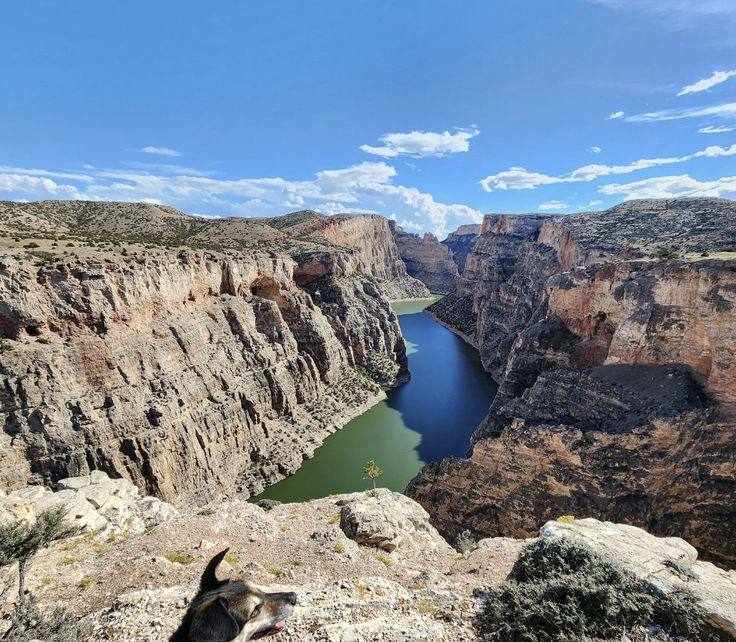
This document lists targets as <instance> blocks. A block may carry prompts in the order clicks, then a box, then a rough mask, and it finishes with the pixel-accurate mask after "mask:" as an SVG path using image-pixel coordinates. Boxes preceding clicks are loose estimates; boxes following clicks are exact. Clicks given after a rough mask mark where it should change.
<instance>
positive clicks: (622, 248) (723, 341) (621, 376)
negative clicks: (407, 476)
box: [408, 199, 736, 567]
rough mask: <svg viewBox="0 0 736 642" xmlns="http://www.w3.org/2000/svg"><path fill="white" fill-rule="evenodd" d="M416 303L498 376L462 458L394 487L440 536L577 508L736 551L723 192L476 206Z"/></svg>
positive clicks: (729, 227)
mask: <svg viewBox="0 0 736 642" xmlns="http://www.w3.org/2000/svg"><path fill="white" fill-rule="evenodd" d="M430 310H431V311H432V312H433V313H434V314H435V315H436V317H437V318H438V319H439V320H440V321H442V322H443V323H445V324H446V325H447V326H448V327H450V328H451V329H453V330H454V331H456V332H457V333H458V334H460V335H461V336H463V337H464V338H465V339H466V340H467V341H468V342H470V343H472V344H473V345H474V346H475V347H476V348H477V349H478V351H479V353H480V356H481V358H482V360H483V365H484V367H485V368H486V370H487V371H488V372H489V373H490V375H491V376H492V377H493V378H494V379H495V380H496V382H497V383H498V393H497V395H496V397H495V399H494V401H493V403H492V405H491V407H490V409H489V412H488V416H487V418H486V419H485V420H484V421H483V423H482V424H481V425H480V426H479V428H478V430H477V431H476V434H475V436H474V440H473V446H472V453H471V454H470V456H469V458H467V459H448V460H444V461H441V462H436V463H433V464H430V465H428V466H426V467H425V469H424V470H423V471H422V472H421V473H420V475H419V476H418V477H417V478H416V479H415V480H414V481H413V482H412V484H411V485H410V487H409V489H408V492H409V494H410V495H411V496H412V497H414V498H415V499H417V501H419V502H420V503H421V504H422V505H423V506H424V507H425V508H426V509H427V510H428V511H429V513H430V515H431V516H432V521H433V523H434V524H435V525H436V526H437V527H438V528H439V529H440V531H441V532H442V533H443V534H445V535H447V536H449V537H454V536H456V535H457V534H458V533H459V532H461V531H463V530H465V529H468V528H469V529H471V530H472V531H473V532H474V533H475V534H476V535H478V536H491V535H507V536H513V537H528V536H531V535H533V534H534V533H535V532H536V530H537V529H538V528H539V525H540V524H542V523H544V522H545V521H546V520H549V519H554V518H555V516H556V515H560V514H570V515H578V516H581V515H584V516H594V517H597V518H599V519H605V520H611V521H617V522H625V523H630V524H637V525H639V526H642V527H644V528H646V529H647V530H649V531H651V532H653V533H656V534H660V535H676V536H682V537H685V538H686V539H688V541H690V542H691V543H693V544H695V545H696V546H697V547H698V548H699V549H700V550H701V552H702V553H703V554H704V555H706V556H708V557H709V558H710V559H713V560H719V561H720V563H722V564H724V565H726V566H729V567H733V566H734V565H736V537H735V536H734V533H736V502H735V501H734V499H735V498H736V450H735V448H736V419H735V418H736V203H735V202H733V201H725V200H722V199H685V200H676V201H637V202H632V203H624V204H623V205H620V206H617V207H615V208H613V209H611V210H608V211H606V212H598V213H586V214H579V215H573V216H565V217H550V216H545V215H537V214H532V215H519V216H495V215H488V216H486V217H485V220H484V222H483V225H482V227H481V229H480V235H479V236H478V237H477V239H476V240H475V241H474V242H473V245H472V249H471V250H470V252H469V254H468V256H467V259H466V261H465V268H464V270H463V272H462V275H461V277H460V279H459V281H458V285H457V287H456V289H455V291H454V292H453V293H451V294H449V295H448V296H447V297H445V298H444V299H442V300H441V301H439V302H438V303H436V304H435V305H433V306H432V307H431V308H430Z"/></svg>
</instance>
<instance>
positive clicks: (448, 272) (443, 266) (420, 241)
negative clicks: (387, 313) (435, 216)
mask: <svg viewBox="0 0 736 642" xmlns="http://www.w3.org/2000/svg"><path fill="white" fill-rule="evenodd" d="M392 228H393V230H394V238H395V240H396V245H397V247H398V249H399V254H400V255H401V259H402V260H403V262H404V263H405V264H406V270H407V272H408V273H409V275H410V276H413V277H414V278H416V279H419V280H420V281H421V282H422V283H424V284H425V285H426V286H427V287H428V288H429V290H430V292H432V293H434V294H447V293H448V292H452V290H453V289H454V288H455V284H456V282H457V278H458V269H457V265H456V264H455V262H454V261H453V258H452V256H451V253H450V251H449V250H448V249H447V247H446V246H445V245H443V244H441V243H440V242H439V241H438V240H437V238H436V237H435V236H434V235H433V234H425V235H424V236H419V235H418V234H409V233H407V232H404V231H403V230H402V229H401V228H398V227H396V226H394V225H393V223H392Z"/></svg>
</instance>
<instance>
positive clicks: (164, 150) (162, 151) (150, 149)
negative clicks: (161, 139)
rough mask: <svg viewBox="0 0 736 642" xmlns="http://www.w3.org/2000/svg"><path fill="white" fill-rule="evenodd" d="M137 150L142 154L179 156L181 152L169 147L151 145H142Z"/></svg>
mask: <svg viewBox="0 0 736 642" xmlns="http://www.w3.org/2000/svg"><path fill="white" fill-rule="evenodd" d="M138 151H140V152H143V153H144V154H153V155H155V156H181V152H177V151H176V150H175V149H171V148H170V147H154V146H153V145H148V146H147V147H142V148H141V149H140V150H138Z"/></svg>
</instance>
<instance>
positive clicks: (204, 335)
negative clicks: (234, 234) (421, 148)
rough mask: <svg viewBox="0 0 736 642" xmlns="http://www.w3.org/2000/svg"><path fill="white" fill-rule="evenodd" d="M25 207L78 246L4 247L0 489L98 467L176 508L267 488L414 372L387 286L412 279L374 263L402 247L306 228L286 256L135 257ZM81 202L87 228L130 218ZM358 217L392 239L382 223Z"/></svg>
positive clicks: (67, 212) (66, 214)
mask: <svg viewBox="0 0 736 642" xmlns="http://www.w3.org/2000/svg"><path fill="white" fill-rule="evenodd" d="M31 205H32V204H31ZM31 205H29V206H25V205H24V206H22V207H23V208H25V210H28V211H31V212H36V215H37V219H38V221H37V222H40V221H44V220H48V219H49V217H50V216H51V214H52V213H53V212H56V215H57V216H58V220H59V225H58V228H57V230H56V231H55V232H54V233H53V234H54V235H57V237H58V235H59V234H63V229H64V226H65V225H66V227H67V234H69V235H71V234H72V232H73V230H76V232H73V233H74V234H75V236H73V237H71V238H74V239H75V243H72V245H74V246H75V250H74V251H73V253H71V252H68V251H65V252H64V253H62V252H61V251H59V250H58V249H55V245H54V243H53V242H52V239H53V238H54V237H52V239H46V240H42V239H39V242H34V243H33V244H26V245H28V246H30V245H36V246H38V245H39V244H40V243H45V244H46V246H47V247H48V251H47V250H45V249H43V250H38V251H36V250H32V251H30V252H25V251H24V250H23V248H12V249H10V248H8V249H7V250H6V252H5V253H4V256H3V257H2V258H1V259H0V333H1V334H2V345H1V350H2V352H1V353H0V382H1V384H2V395H1V396H0V402H1V404H2V405H1V406H0V421H2V424H3V432H2V433H0V485H2V486H6V487H11V488H12V487H17V486H20V485H24V484H27V483H29V482H30V483H46V484H53V483H54V482H56V481H58V480H60V479H63V478H65V477H70V476H76V475H84V474H88V473H89V472H90V471H92V470H102V471H105V472H107V473H109V474H110V475H112V476H114V477H124V478H127V479H129V480H131V481H132V482H133V483H135V484H136V485H137V486H138V487H139V488H141V489H143V490H145V492H147V493H148V494H155V495H158V496H160V497H162V498H165V499H168V500H172V501H181V502H183V501H195V502H201V501H204V500H205V499H206V498H208V497H210V496H212V495H217V494H222V493H227V494H229V493H233V492H244V493H246V494H252V493H257V492H259V491H260V490H261V489H262V488H263V487H264V486H265V485H267V484H268V483H271V482H273V481H276V480H278V479H280V478H283V477H284V476H286V475H288V474H290V473H291V472H293V471H295V470H296V469H297V468H298V467H299V466H300V465H301V462H302V459H303V457H304V456H308V455H309V454H311V453H312V452H313V451H314V450H315V449H316V448H317V447H318V446H319V445H320V444H321V443H322V441H323V439H324V438H325V437H326V436H327V435H328V434H330V433H331V432H333V431H334V430H336V429H337V428H339V427H340V426H342V425H343V424H344V423H345V422H347V421H348V420H349V419H351V418H352V417H353V416H355V415H356V414H359V413H360V412H363V411H364V410H365V409H367V408H368V407H369V406H370V405H371V404H373V403H375V402H376V401H377V400H378V399H380V398H382V397H383V395H384V390H385V389H386V388H388V387H390V386H393V385H396V384H397V383H399V382H401V381H403V380H405V379H406V377H407V376H408V372H407V367H406V354H405V346H404V342H403V338H402V337H401V332H400V329H399V325H398V320H397V318H396V316H395V314H394V313H393V312H392V311H391V308H390V306H389V304H388V301H387V300H386V298H385V296H384V293H383V291H382V289H381V288H382V286H383V284H390V283H395V282H396V281H395V279H394V280H393V281H392V279H393V278H394V277H396V278H398V279H399V280H400V279H401V278H403V277H402V273H401V270H400V269H398V268H397V269H395V270H394V271H391V269H389V268H387V267H385V266H383V267H382V266H381V265H379V261H378V257H380V256H384V257H385V256H392V255H393V254H395V256H396V257H397V256H398V254H397V253H396V249H395V246H394V247H393V250H391V249H390V248H389V250H387V251H385V252H384V253H383V254H381V252H380V251H379V250H378V249H376V246H374V245H372V242H371V241H369V240H366V241H365V245H364V246H363V247H362V249H352V250H351V249H350V248H347V247H346V248H341V247H332V248H330V246H327V245H325V244H324V243H322V244H321V245H319V246H317V247H312V246H311V245H309V244H308V243H311V241H309V242H307V241H303V240H301V239H300V238H296V237H294V238H296V240H293V241H290V243H291V244H292V245H291V246H290V251H289V252H284V253H275V252H272V251H269V252H266V251H260V250H258V249H244V250H240V251H233V250H221V251H211V250H193V249H183V248H182V249H178V250H177V249H173V248H171V247H165V246H164V247H160V246H157V247H155V248H154V247H152V246H151V247H150V248H149V249H146V250H145V251H143V252H139V250H140V249H141V247H140V246H139V245H136V244H132V245H131V244H130V239H127V238H126V237H119V236H116V237H113V239H114V240H115V242H116V245H115V246H114V247H113V248H112V250H113V251H106V252H100V251H99V250H98V249H96V248H94V247H92V248H90V247H89V246H88V245H85V246H84V247H82V245H83V244H84V240H85V239H88V238H89V236H85V235H89V234H91V232H89V230H87V231H85V232H84V234H82V233H81V232H79V227H80V222H79V221H77V220H76V219H74V220H72V218H71V216H72V214H71V213H73V212H74V209H73V205H69V204H65V205H64V207H62V208H57V207H56V206H55V205H51V206H49V205H48V204H42V206H40V207H39V208H37V209H34V208H33V207H31ZM87 205H88V204H82V205H80V206H79V207H80V208H81V212H82V214H84V213H85V212H86V213H87V215H88V218H87V219H85V221H86V222H85V223H84V225H86V226H87V227H90V226H91V225H93V223H94V221H95V220H96V219H95V218H94V215H99V216H100V217H102V216H103V215H104V217H105V218H104V221H108V220H109V221H114V222H117V221H118V219H117V218H116V217H114V216H108V214H109V212H107V210H106V209H105V207H104V204H103V205H102V206H98V205H95V206H94V207H92V208H91V210H88V209H87ZM110 208H111V209H112V211H113V212H114V213H117V214H122V215H126V212H127V213H128V215H129V214H130V212H131V211H132V212H134V213H136V216H138V215H140V216H143V215H145V216H148V217H149V218H150V219H151V221H153V222H154V223H156V225H159V227H156V226H153V229H156V230H159V234H160V236H162V237H165V236H166V235H167V234H170V233H171V229H179V228H178V227H176V226H175V227H174V228H171V229H170V228H169V224H170V223H171V221H172V220H173V221H174V222H175V223H176V225H181V224H182V220H181V217H182V216H184V215H181V214H180V213H177V212H176V211H173V212H171V211H168V210H166V211H164V214H165V216H163V215H161V216H159V214H160V213H159V212H158V211H157V208H154V210H153V211H152V210H150V209H147V207H145V206H141V208H137V207H136V206H134V205H128V204H121V205H120V208H121V210H120V211H117V209H116V207H113V206H112V205H111V206H110ZM16 213H17V212H16ZM77 214H78V215H79V216H80V218H84V217H83V216H82V214H79V213H77ZM42 215H43V216H42ZM7 220H9V219H7ZM22 220H23V218H22V217H21V216H18V217H17V219H16V221H22ZM104 221H103V223H101V224H100V225H101V228H102V229H103V230H105V229H107V228H106V227H105V225H106V223H104ZM195 222H196V221H195ZM190 223H191V221H190ZM236 223H237V224H239V223H238V222H236V221H233V222H232V224H233V225H235V224H236ZM192 224H193V223H192ZM198 224H201V220H200V221H199V223H198ZM146 226H147V228H146V229H149V228H150V227H151V226H152V223H151V222H150V221H149V222H147V223H146ZM346 226H347V228H348V230H350V231H351V233H352V234H353V235H359V236H364V235H365V233H366V230H367V229H369V230H370V229H372V230H376V234H377V235H379V237H380V238H379V239H377V240H376V242H378V240H386V239H388V240H390V239H391V234H390V231H389V228H388V224H387V222H386V221H385V220H382V222H380V221H374V220H373V219H372V218H368V219H365V218H361V219H356V220H355V221H353V220H350V221H342V222H340V223H339V224H338V228H339V229H342V230H344V229H345V227H346ZM268 227H269V229H271V230H273V231H274V233H275V234H281V235H282V240H283V239H287V237H286V236H284V235H283V232H279V231H278V230H276V229H275V228H273V227H270V226H268ZM159 228H160V229H159ZM167 230H168V231H167ZM187 230H188V232H191V231H192V230H191V229H190V228H189V227H187ZM188 232H187V233H188ZM210 232H212V230H210ZM13 233H14V234H18V233H20V232H19V231H18V229H17V228H16V229H15V230H14V231H13ZM101 233H102V232H98V234H101ZM105 233H106V234H109V232H105ZM199 233H200V234H202V233H203V232H202V230H201V229H200V230H199ZM218 233H219V232H218ZM323 233H324V234H325V235H327V233H325V232H324V230H323ZM379 233H380V234H379ZM95 238H100V237H99V235H98V236H97V237H95ZM106 238H109V237H106ZM227 238H229V237H227ZM288 238H291V237H288ZM121 239H122V240H121ZM210 240H211V239H210ZM348 240H349V239H348ZM374 240H375V239H374ZM61 242H62V243H64V245H65V246H66V245H67V244H66V243H65V241H61ZM108 242H109V241H108ZM249 242H250V243H252V244H253V243H255V241H254V239H253V238H250V239H249ZM284 242H285V241H284ZM77 243H78V244H79V245H77ZM121 243H128V244H127V245H123V246H122V248H121V246H120V244H121ZM256 245H257V244H256ZM136 248H137V249H136ZM371 248H373V249H371ZM369 252H373V255H372V256H373V258H374V259H375V261H374V262H373V263H371V260H369V259H368V258H366V256H367V254H368V253H369ZM392 253H393V254H392ZM391 260H392V261H393V259H391ZM396 260H398V259H396ZM369 264H372V265H373V270H374V272H373V273H371V272H370V271H369V270H368V265H369ZM384 268H385V270H384ZM380 270H384V271H383V272H381V271H380ZM403 274H404V276H406V275H405V272H404V273H403ZM406 278H409V277H406ZM419 285H421V284H419ZM422 287H423V286H422Z"/></svg>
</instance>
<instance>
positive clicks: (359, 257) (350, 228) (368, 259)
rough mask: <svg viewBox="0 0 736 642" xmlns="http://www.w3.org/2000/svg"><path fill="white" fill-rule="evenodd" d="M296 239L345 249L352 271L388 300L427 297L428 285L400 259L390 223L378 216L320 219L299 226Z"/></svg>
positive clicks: (339, 216)
mask: <svg viewBox="0 0 736 642" xmlns="http://www.w3.org/2000/svg"><path fill="white" fill-rule="evenodd" d="M287 229H289V230H291V228H287ZM300 238H308V239H315V240H325V241H327V242H328V243H331V244H334V245H337V246H339V247H341V248H347V249H348V251H349V252H350V254H351V259H352V261H353V262H354V263H355V271H356V272H359V273H361V274H369V275H371V276H372V277H374V278H375V279H376V280H377V281H378V282H379V283H380V284H381V289H382V290H383V292H384V293H385V294H386V296H387V297H388V298H389V299H412V298H422V297H427V296H429V291H428V290H427V287H426V285H429V284H426V285H425V283H423V282H422V280H420V279H419V277H418V276H417V275H416V274H413V273H412V272H411V270H410V269H409V265H408V264H406V262H405V261H403V260H402V259H403V258H404V257H403V255H402V253H401V251H400V248H399V247H397V242H396V241H397V239H395V237H394V233H393V223H392V222H391V221H388V220H387V219H385V218H383V217H382V216H376V215H363V216H346V215H336V216H329V217H325V216H321V217H319V218H318V219H317V220H315V221H313V222H312V223H311V224H310V225H308V226H306V228H305V227H304V224H302V227H300Z"/></svg>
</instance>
